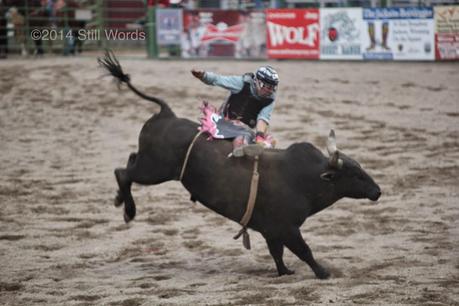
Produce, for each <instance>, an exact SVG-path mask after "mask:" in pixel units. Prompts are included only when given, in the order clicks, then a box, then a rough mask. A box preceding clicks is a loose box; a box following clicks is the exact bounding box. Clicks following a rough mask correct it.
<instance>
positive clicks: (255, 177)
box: [233, 155, 260, 250]
mask: <svg viewBox="0 0 459 306" xmlns="http://www.w3.org/2000/svg"><path fill="white" fill-rule="evenodd" d="M254 159H255V161H254V163H253V172H252V180H251V182H250V193H249V200H248V201H247V210H246V211H245V213H244V216H242V219H241V221H240V222H239V224H241V225H242V229H241V230H240V231H239V233H237V234H236V236H234V237H233V238H234V239H235V240H237V239H238V238H239V237H241V235H242V244H243V245H244V247H245V248H246V249H247V250H250V237H249V233H247V224H249V221H250V219H251V218H252V213H253V209H254V207H255V201H256V200H257V193H258V181H259V178H260V175H259V173H258V155H257V156H255V157H254Z"/></svg>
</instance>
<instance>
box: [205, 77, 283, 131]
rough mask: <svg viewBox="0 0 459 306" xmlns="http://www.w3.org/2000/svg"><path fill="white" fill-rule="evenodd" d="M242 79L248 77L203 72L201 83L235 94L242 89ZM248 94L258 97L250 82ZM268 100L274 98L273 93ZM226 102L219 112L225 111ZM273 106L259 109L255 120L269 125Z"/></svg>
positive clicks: (272, 104) (253, 85)
mask: <svg viewBox="0 0 459 306" xmlns="http://www.w3.org/2000/svg"><path fill="white" fill-rule="evenodd" d="M244 78H250V76H248V75H243V76H236V75H234V76H225V75H219V74H216V73H213V72H207V71H206V72H205V73H204V78H203V79H202V81H203V82H204V83H205V84H207V85H213V86H220V87H222V88H225V89H227V90H229V91H230V92H231V94H236V93H238V92H240V91H241V90H242V88H243V87H244ZM250 92H251V93H252V95H253V96H254V97H256V98H258V97H259V96H258V95H257V90H256V88H255V84H254V83H253V82H251V86H250ZM270 98H272V99H273V101H274V99H275V98H276V96H275V93H273V94H272V95H271V96H270ZM227 102H228V100H227V101H226V102H224V103H223V105H222V106H221V107H220V111H222V110H223V109H225V106H226V103H227ZM274 104H275V102H273V103H271V104H269V105H267V106H265V107H264V108H262V109H261V111H260V112H259V113H258V115H257V120H263V121H265V122H266V123H267V124H269V121H270V120H271V114H272V112H273V109H274Z"/></svg>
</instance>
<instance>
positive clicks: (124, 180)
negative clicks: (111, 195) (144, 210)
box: [115, 168, 136, 223]
mask: <svg viewBox="0 0 459 306" xmlns="http://www.w3.org/2000/svg"><path fill="white" fill-rule="evenodd" d="M115 177H116V181H117V182H118V186H119V190H118V195H117V198H121V199H122V200H123V201H124V221H125V222H126V223H127V222H129V221H131V220H132V219H134V217H135V211H136V209H135V203H134V199H133V198H132V194H131V186H132V180H131V179H130V178H129V176H128V170H127V169H123V168H118V169H116V170H115Z"/></svg>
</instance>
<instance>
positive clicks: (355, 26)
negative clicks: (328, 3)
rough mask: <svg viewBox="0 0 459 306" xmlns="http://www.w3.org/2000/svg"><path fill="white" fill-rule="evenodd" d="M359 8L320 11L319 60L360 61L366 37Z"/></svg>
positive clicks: (324, 9)
mask: <svg viewBox="0 0 459 306" xmlns="http://www.w3.org/2000/svg"><path fill="white" fill-rule="evenodd" d="M364 28H365V23H364V21H363V19H362V9H361V8H350V9H345V8H336V9H335V8H323V9H320V59H345V60H361V59H362V52H363V46H362V36H363V35H366V32H365V30H364Z"/></svg>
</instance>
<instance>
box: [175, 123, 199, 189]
mask: <svg viewBox="0 0 459 306" xmlns="http://www.w3.org/2000/svg"><path fill="white" fill-rule="evenodd" d="M202 133H203V131H199V132H198V133H197V134H196V135H195V136H194V138H193V141H192V142H191V143H190V145H189V147H188V151H186V155H185V161H184V162H183V165H182V171H180V177H179V181H182V179H183V175H184V174H185V169H186V165H187V164H188V158H189V157H190V153H191V149H193V146H194V143H195V142H196V140H197V139H198V137H199V136H201V134H202Z"/></svg>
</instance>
